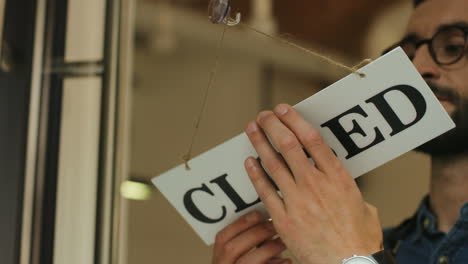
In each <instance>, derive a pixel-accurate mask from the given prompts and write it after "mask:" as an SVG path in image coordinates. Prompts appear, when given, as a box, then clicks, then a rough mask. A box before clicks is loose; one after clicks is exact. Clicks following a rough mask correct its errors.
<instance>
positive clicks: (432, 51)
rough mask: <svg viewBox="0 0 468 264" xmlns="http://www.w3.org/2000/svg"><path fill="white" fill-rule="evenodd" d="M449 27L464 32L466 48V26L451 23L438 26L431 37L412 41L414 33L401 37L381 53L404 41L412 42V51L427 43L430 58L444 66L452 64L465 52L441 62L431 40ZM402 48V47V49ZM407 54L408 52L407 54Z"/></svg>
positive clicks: (466, 46) (467, 37)
mask: <svg viewBox="0 0 468 264" xmlns="http://www.w3.org/2000/svg"><path fill="white" fill-rule="evenodd" d="M451 29H459V30H460V31H462V32H463V33H464V34H465V36H464V37H465V50H466V48H468V45H467V44H468V26H465V25H458V24H451V25H444V26H442V27H441V28H439V29H438V30H437V32H436V33H435V34H434V35H433V36H432V38H429V39H422V40H419V41H413V40H414V39H415V38H417V36H415V35H409V36H407V37H405V38H403V39H402V40H400V41H398V42H397V43H395V44H393V45H392V46H390V47H389V48H387V49H386V50H384V51H383V52H382V55H384V54H386V53H388V52H390V51H391V50H392V49H394V48H396V47H398V46H402V44H405V43H414V45H415V46H414V47H415V49H414V51H415V52H416V51H417V50H418V49H419V48H420V47H421V46H422V45H425V44H427V45H428V47H429V53H430V55H431V57H432V59H433V60H434V61H435V62H436V63H437V64H438V65H444V66H447V65H452V64H455V63H457V62H458V61H460V60H461V59H462V58H463V54H464V53H465V52H462V53H460V55H459V56H458V58H456V59H455V60H453V61H451V62H447V63H442V62H440V61H439V60H438V59H437V56H436V51H435V49H434V46H433V42H434V39H435V38H436V37H437V36H438V35H439V34H441V33H442V32H445V31H448V30H451ZM403 50H404V49H403ZM407 55H408V54H407ZM410 59H411V60H413V59H414V58H410Z"/></svg>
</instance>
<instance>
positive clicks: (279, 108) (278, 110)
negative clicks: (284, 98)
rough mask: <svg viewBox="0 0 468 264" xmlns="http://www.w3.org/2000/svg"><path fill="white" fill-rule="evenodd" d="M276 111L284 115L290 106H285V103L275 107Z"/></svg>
mask: <svg viewBox="0 0 468 264" xmlns="http://www.w3.org/2000/svg"><path fill="white" fill-rule="evenodd" d="M275 112H276V113H277V114H278V115H284V114H286V113H287V112H288V108H287V107H286V106H285V105H278V106H277V107H276V108H275Z"/></svg>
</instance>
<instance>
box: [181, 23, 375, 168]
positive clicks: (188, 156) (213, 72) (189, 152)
mask: <svg viewBox="0 0 468 264" xmlns="http://www.w3.org/2000/svg"><path fill="white" fill-rule="evenodd" d="M227 22H228V23H225V24H224V27H223V33H222V34H221V38H220V40H219V42H218V47H217V49H216V59H215V65H214V67H213V69H212V70H211V73H210V78H209V81H208V87H207V88H206V90H205V92H204V96H203V100H202V106H201V108H200V112H199V113H198V115H197V120H196V122H195V127H194V131H193V134H192V138H191V140H190V145H189V148H188V150H187V153H186V154H185V155H184V156H183V157H182V159H183V161H184V163H185V169H186V170H190V169H191V168H190V166H189V161H190V160H191V159H192V151H193V144H194V142H195V138H196V137H197V135H198V131H199V128H200V123H201V120H202V116H203V113H204V111H205V108H206V102H207V100H208V94H209V92H210V89H211V88H212V86H213V84H214V81H215V77H216V72H217V69H218V65H219V60H220V54H221V49H222V46H223V41H224V36H225V35H226V30H227V27H228V26H233V25H237V24H240V25H242V26H243V27H245V28H247V29H249V30H252V31H254V32H256V33H258V34H261V35H263V36H265V37H268V38H271V39H273V40H275V41H278V42H281V43H283V44H286V45H288V46H291V47H293V48H296V49H299V50H301V51H303V52H305V53H306V54H309V55H311V56H314V57H317V58H320V59H322V60H324V61H326V62H328V63H330V64H332V65H335V66H337V67H340V68H343V69H345V70H347V71H349V72H351V73H354V74H357V75H359V77H361V78H364V77H366V75H365V74H364V73H362V72H358V69H360V68H361V67H363V66H364V65H367V64H368V63H370V62H371V61H372V60H371V59H365V60H363V61H361V62H360V63H359V64H357V65H356V66H353V67H348V66H346V65H344V64H342V63H340V62H337V61H335V60H333V59H331V58H329V57H327V56H325V55H322V54H320V53H317V52H314V51H312V50H309V49H307V48H304V47H302V46H299V45H297V44H295V43H293V42H291V41H288V40H286V39H283V38H279V37H275V36H273V35H269V34H267V33H265V32H262V31H260V30H257V29H256V28H253V27H251V26H249V25H247V24H244V23H239V22H238V21H235V20H233V19H228V21H227Z"/></svg>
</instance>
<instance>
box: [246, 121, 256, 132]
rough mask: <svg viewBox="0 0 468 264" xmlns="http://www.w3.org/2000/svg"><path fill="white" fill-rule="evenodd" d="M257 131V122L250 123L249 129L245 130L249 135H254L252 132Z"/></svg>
mask: <svg viewBox="0 0 468 264" xmlns="http://www.w3.org/2000/svg"><path fill="white" fill-rule="evenodd" d="M256 130H257V123H255V122H250V123H249V124H248V125H247V128H246V129H245V131H246V132H247V133H252V132H255V131H256Z"/></svg>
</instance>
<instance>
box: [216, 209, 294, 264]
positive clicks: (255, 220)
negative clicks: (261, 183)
mask: <svg viewBox="0 0 468 264" xmlns="http://www.w3.org/2000/svg"><path fill="white" fill-rule="evenodd" d="M274 236H276V231H275V229H274V227H273V224H272V223H271V222H268V221H264V220H262V216H261V215H260V213H258V212H251V213H249V214H247V215H245V216H242V217H241V218H239V219H238V220H237V221H235V222H234V223H232V224H230V225H229V226H227V227H225V228H224V229H223V230H221V231H220V232H219V233H218V234H217V235H216V242H215V245H214V252H213V261H212V263H213V264H242V263H246V264H264V263H266V264H290V263H292V262H291V261H290V260H288V259H283V258H281V257H278V256H279V254H281V252H283V251H284V250H285V249H286V246H285V245H284V243H283V242H282V241H281V239H280V238H275V239H273V238H274Z"/></svg>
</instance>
